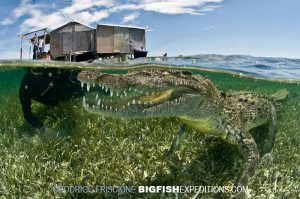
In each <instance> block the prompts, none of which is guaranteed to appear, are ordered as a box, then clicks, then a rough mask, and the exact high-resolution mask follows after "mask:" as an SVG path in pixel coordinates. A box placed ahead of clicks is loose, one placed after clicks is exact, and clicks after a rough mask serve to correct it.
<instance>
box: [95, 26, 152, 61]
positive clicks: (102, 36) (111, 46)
mask: <svg viewBox="0 0 300 199" xmlns="http://www.w3.org/2000/svg"><path fill="white" fill-rule="evenodd" d="M96 44H97V47H96V51H97V54H99V55H100V56H101V55H103V56H104V55H105V54H133V52H134V49H139V50H146V39H145V28H140V27H133V26H121V25H112V24H98V25H97V30H96Z"/></svg>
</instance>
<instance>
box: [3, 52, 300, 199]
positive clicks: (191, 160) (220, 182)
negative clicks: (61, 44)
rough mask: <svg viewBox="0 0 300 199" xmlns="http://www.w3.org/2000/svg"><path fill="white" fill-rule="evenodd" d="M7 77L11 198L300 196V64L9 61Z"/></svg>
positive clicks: (6, 166) (6, 194) (210, 58)
mask: <svg viewBox="0 0 300 199" xmlns="http://www.w3.org/2000/svg"><path fill="white" fill-rule="evenodd" d="M0 82H1V84H0V110H1V111H0V115H1V116H0V117H1V120H0V153H1V155H0V158H1V161H0V171H1V172H0V195H1V198H2V197H3V198H231V197H235V196H236V198H258V199H260V198H270V199H271V198H299V197H300V175H299V174H300V154H299V151H300V122H299V121H300V85H299V84H300V60H297V59H287V58H263V57H251V56H242V55H233V56H222V55H198V56H191V57H170V58H164V57H149V58H142V59H135V60H132V61H128V62H127V63H120V64H116V63H114V62H113V61H111V60H102V61H95V62H93V63H86V62H85V63H70V62H54V61H50V62H49V61H48V62H45V61H19V60H2V61H0ZM183 134H184V136H183ZM179 142H180V144H179ZM139 186H144V187H147V186H148V187H150V186H189V187H198V188H199V186H202V187H214V186H216V187H224V186H225V187H229V188H228V190H227V191H203V190H202V189H200V190H198V191H195V190H191V191H185V192H182V193H181V192H175V193H170V192H167V191H166V192H159V193H149V192H151V191H149V192H146V191H142V192H141V191H140V190H139ZM237 186H241V187H246V189H247V190H246V191H244V193H242V194H241V195H239V194H237V193H235V192H234V191H233V190H232V189H231V188H232V187H237ZM114 187H115V188H114ZM230 187H231V188H230ZM236 194H237V195H236Z"/></svg>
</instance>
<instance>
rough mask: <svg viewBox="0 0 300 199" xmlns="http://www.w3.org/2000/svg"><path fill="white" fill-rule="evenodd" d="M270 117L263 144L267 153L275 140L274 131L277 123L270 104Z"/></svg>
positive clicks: (274, 112) (273, 108)
mask: <svg viewBox="0 0 300 199" xmlns="http://www.w3.org/2000/svg"><path fill="white" fill-rule="evenodd" d="M270 115H271V118H270V122H269V124H268V125H269V128H268V138H267V140H266V142H265V143H266V144H265V152H266V153H269V152H270V151H271V150H272V148H273V145H274V142H275V131H276V124H277V117H276V110H275V107H274V106H273V105H272V107H271V114H270Z"/></svg>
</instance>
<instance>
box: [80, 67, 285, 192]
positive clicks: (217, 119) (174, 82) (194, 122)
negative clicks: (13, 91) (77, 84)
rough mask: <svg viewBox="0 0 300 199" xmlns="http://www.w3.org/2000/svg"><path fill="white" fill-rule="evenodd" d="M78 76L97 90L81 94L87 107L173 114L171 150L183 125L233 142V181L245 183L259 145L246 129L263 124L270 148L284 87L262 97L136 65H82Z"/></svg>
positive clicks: (132, 114) (130, 114)
mask: <svg viewBox="0 0 300 199" xmlns="http://www.w3.org/2000/svg"><path fill="white" fill-rule="evenodd" d="M78 80H79V81H81V85H82V86H84V85H85V84H86V85H87V89H88V90H89V89H90V88H92V87H95V85H97V86H99V87H100V90H102V92H100V93H97V94H93V95H92V98H90V97H91V96H90V97H84V99H83V107H84V108H85V110H87V111H88V112H91V113H99V114H104V115H108V116H115V117H125V118H147V117H177V118H179V119H180V120H181V121H182V123H183V126H182V127H181V129H180V131H179V133H178V134H177V136H176V138H175V139H174V141H173V143H172V145H171V148H170V150H169V154H172V153H173V152H174V151H175V150H176V148H177V146H178V144H179V142H180V140H181V139H182V136H183V135H184V129H185V127H186V126H189V127H192V128H194V129H196V130H198V131H199V132H201V133H204V134H209V135H215V136H217V137H220V138H221V139H223V140H225V141H227V142H228V143H230V144H234V145H236V146H237V147H238V148H239V150H240V152H241V153H242V154H243V155H244V157H245V165H244V168H243V170H242V171H241V174H240V177H239V178H238V180H237V183H236V185H238V186H246V185H247V183H248V179H249V177H251V176H252V175H253V174H254V170H255V167H256V164H257V162H258V160H259V151H258V148H257V145H256V143H255V140H254V138H253V137H252V135H251V134H250V133H249V131H250V130H251V129H254V128H256V127H259V126H261V125H267V126H268V129H267V132H266V133H267V134H268V136H267V137H268V140H267V142H266V143H267V144H266V147H267V148H269V149H270V148H271V147H272V144H273V140H274V132H275V128H276V110H275V103H274V102H275V100H276V99H281V98H284V97H285V96H286V94H287V91H280V92H278V93H276V94H275V95H273V96H270V97H267V96H264V95H261V94H257V93H253V92H243V91H229V92H226V93H225V92H220V91H219V90H218V89H217V88H216V86H215V85H214V84H213V83H212V82H211V81H210V80H209V79H208V78H206V77H202V76H200V75H193V74H192V73H191V72H189V71H185V70H175V69H152V70H141V71H135V72H131V73H127V74H105V73H99V72H91V71H82V72H81V73H80V74H79V76H78Z"/></svg>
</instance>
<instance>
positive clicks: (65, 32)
mask: <svg viewBox="0 0 300 199" xmlns="http://www.w3.org/2000/svg"><path fill="white" fill-rule="evenodd" d="M50 35H51V40H50V50H51V55H52V57H53V58H54V59H59V58H62V59H66V58H69V59H70V60H71V58H72V56H73V57H75V56H76V55H79V54H84V53H90V54H92V53H94V52H95V28H93V27H90V26H88V25H84V24H82V23H79V22H76V21H71V22H69V23H67V24H65V25H63V26H61V27H59V28H57V29H55V30H53V31H51V33H50Z"/></svg>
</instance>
